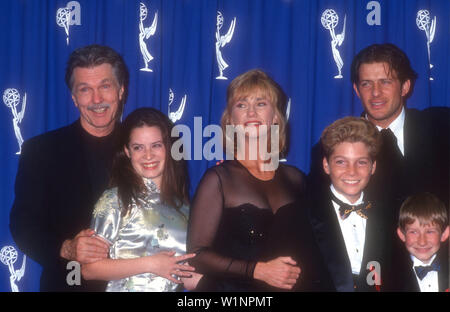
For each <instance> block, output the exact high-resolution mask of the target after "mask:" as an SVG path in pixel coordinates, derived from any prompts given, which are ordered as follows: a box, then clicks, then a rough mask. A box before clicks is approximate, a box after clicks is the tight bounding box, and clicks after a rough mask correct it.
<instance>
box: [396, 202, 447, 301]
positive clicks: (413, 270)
mask: <svg viewBox="0 0 450 312" xmlns="http://www.w3.org/2000/svg"><path fill="white" fill-rule="evenodd" d="M448 224H449V223H448V211H447V208H446V207H445V205H444V203H443V202H442V201H441V200H439V199H438V198H437V197H436V196H435V195H433V194H431V193H419V194H416V195H413V196H410V197H409V198H408V199H406V200H405V202H404V203H403V204H402V206H401V208H400V215H399V223H398V228H397V234H398V237H400V239H401V241H402V242H403V243H404V244H405V246H406V250H407V251H408V255H406V257H403V259H402V257H401V256H399V257H397V259H400V260H403V261H400V264H399V265H398V266H397V267H396V270H395V271H394V272H396V279H395V280H396V281H397V282H398V287H397V289H395V290H397V291H416V292H419V291H420V292H438V291H446V290H448V288H449V284H448V243H445V242H446V240H447V239H448V236H449V225H448ZM443 243H444V244H443Z"/></svg>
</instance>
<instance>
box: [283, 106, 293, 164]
mask: <svg viewBox="0 0 450 312" xmlns="http://www.w3.org/2000/svg"><path fill="white" fill-rule="evenodd" d="M290 114H291V98H289V100H288V102H287V107H286V123H287V122H288V121H289V116H290ZM280 162H287V159H286V158H282V159H280Z"/></svg>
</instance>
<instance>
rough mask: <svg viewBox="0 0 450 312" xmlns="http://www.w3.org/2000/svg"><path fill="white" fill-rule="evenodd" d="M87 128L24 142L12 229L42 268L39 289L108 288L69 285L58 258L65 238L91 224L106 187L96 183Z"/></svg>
mask: <svg viewBox="0 0 450 312" xmlns="http://www.w3.org/2000/svg"><path fill="white" fill-rule="evenodd" d="M117 128H118V127H116V129H117ZM83 132H84V130H83V129H82V127H81V124H80V122H79V121H76V122H74V123H73V124H71V125H69V126H66V127H63V128H60V129H58V130H54V131H51V132H48V133H45V134H43V135H39V136H37V137H34V138H32V139H30V140H27V141H26V142H24V144H23V146H22V153H21V156H20V160H19V167H18V170H17V176H16V182H15V195H16V196H15V200H14V204H13V206H12V209H11V214H10V231H11V234H12V236H13V238H14V240H15V242H16V244H17V246H18V247H19V248H20V249H21V250H22V251H23V252H24V253H25V254H27V255H28V256H29V257H30V258H32V259H33V260H35V261H36V262H38V263H39V264H40V265H41V266H42V269H43V271H42V275H41V291H76V290H83V291H86V290H104V286H105V283H103V282H102V283H99V282H86V281H84V280H82V281H81V286H68V285H67V282H66V276H67V274H68V273H69V272H70V270H68V269H67V268H66V265H67V261H65V260H64V259H62V258H61V257H60V256H59V251H60V248H61V246H62V243H63V241H64V240H66V239H69V238H73V237H74V236H75V235H76V234H77V233H78V232H79V231H81V230H82V229H85V228H88V227H89V224H90V220H91V215H92V211H93V207H94V205H95V203H96V201H97V199H98V197H99V196H100V195H101V192H102V191H103V189H104V187H105V186H102V187H101V188H103V189H100V188H99V187H100V186H98V185H93V184H92V181H91V180H92V179H91V176H90V173H89V169H88V164H87V161H86V153H85V152H84V148H85V147H84V144H83V140H82V135H83ZM84 133H85V132H84ZM117 133H118V130H115V131H114V132H113V135H114V136H116V135H117ZM84 135H85V134H84ZM112 156H113V155H111V159H112Z"/></svg>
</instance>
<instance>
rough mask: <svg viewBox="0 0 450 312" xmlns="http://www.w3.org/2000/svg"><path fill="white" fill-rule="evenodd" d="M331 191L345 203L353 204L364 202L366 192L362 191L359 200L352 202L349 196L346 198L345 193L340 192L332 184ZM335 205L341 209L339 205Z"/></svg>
mask: <svg viewBox="0 0 450 312" xmlns="http://www.w3.org/2000/svg"><path fill="white" fill-rule="evenodd" d="M330 189H331V192H332V193H333V194H334V196H336V197H337V198H338V199H339V200H341V201H342V202H343V203H344V204H349V205H351V206H355V205H359V204H362V202H363V198H364V192H361V195H360V196H359V198H358V200H357V201H356V202H354V203H351V202H350V201H349V200H348V199H347V198H345V196H344V195H342V194H339V193H338V191H336V188H335V187H334V186H333V184H331V186H330ZM333 203H334V202H333ZM334 206H335V207H336V206H337V209H338V210H339V205H338V204H335V205H334Z"/></svg>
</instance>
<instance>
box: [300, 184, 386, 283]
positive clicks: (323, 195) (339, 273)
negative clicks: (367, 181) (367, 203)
mask: <svg viewBox="0 0 450 312" xmlns="http://www.w3.org/2000/svg"><path fill="white" fill-rule="evenodd" d="M310 194H311V195H310V199H309V201H308V209H309V218H310V220H311V224H312V226H313V231H314V235H315V239H316V242H317V244H318V245H319V247H320V250H321V253H322V256H323V260H324V262H325V263H326V265H327V267H328V271H329V274H330V276H331V278H332V280H333V283H334V287H335V289H336V291H338V292H353V291H376V290H384V288H383V286H384V282H385V280H386V278H389V274H390V262H391V261H390V259H391V242H392V237H393V234H394V228H393V223H392V219H393V217H392V215H391V214H390V213H389V210H388V209H381V207H379V206H377V204H376V203H375V202H373V201H371V203H372V207H371V208H370V209H369V210H368V211H367V214H368V219H367V223H366V236H365V243H364V251H363V252H364V253H363V259H362V263H361V270H360V274H359V277H358V279H357V280H356V283H355V282H354V280H353V275H352V269H351V264H350V259H349V257H348V254H347V249H346V247H345V241H344V237H343V235H342V232H341V228H340V226H339V221H338V219H337V215H336V212H335V208H334V206H333V203H332V201H331V190H330V188H329V187H327V188H321V189H320V190H317V189H316V190H312V191H311V192H310ZM371 261H377V262H378V263H379V264H380V268H381V271H379V273H380V275H381V286H380V288H379V289H377V288H376V287H375V286H374V285H368V283H367V275H368V274H369V273H370V271H369V270H368V269H367V264H368V263H369V262H371ZM355 286H356V287H355Z"/></svg>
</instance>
